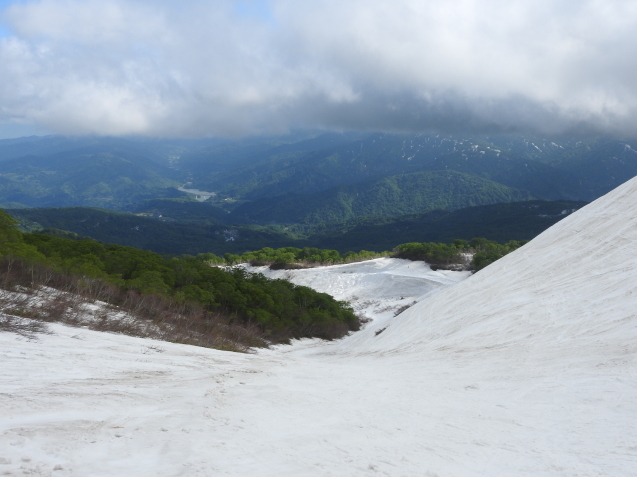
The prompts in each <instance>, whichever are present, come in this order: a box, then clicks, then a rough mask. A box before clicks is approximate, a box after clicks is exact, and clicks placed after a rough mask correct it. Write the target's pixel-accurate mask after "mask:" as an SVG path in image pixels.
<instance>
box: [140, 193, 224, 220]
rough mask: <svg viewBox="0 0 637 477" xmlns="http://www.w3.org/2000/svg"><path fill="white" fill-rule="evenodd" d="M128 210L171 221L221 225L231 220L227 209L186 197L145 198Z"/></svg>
mask: <svg viewBox="0 0 637 477" xmlns="http://www.w3.org/2000/svg"><path fill="white" fill-rule="evenodd" d="M130 210H131V211H132V212H134V213H137V214H144V215H145V216H148V217H154V218H157V219H159V220H162V221H164V222H171V223H182V224H191V225H221V224H227V223H230V222H231V221H232V220H231V217H230V214H229V213H228V211H226V210H223V209H221V208H219V207H215V206H213V205H211V204H209V203H202V202H197V201H196V200H193V199H189V198H187V197H179V198H175V199H153V200H146V201H143V202H140V203H138V204H135V205H133V206H131V207H130Z"/></svg>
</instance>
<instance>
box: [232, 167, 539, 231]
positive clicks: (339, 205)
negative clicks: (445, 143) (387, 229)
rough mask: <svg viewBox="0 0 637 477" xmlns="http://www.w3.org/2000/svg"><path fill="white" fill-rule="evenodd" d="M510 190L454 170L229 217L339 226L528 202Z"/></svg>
mask: <svg viewBox="0 0 637 477" xmlns="http://www.w3.org/2000/svg"><path fill="white" fill-rule="evenodd" d="M531 198H532V197H531V196H530V194H529V193H528V192H524V191H519V190H515V189H512V188H509V187H506V186H503V185H501V184H498V183H496V182H493V181H489V180H486V179H481V178H479V177H477V176H472V175H469V174H462V173H459V172H454V171H446V172H443V171H437V172H415V173H411V174H400V175H396V176H390V177H386V178H383V179H381V180H378V181H374V182H365V183H359V184H352V185H340V186H336V187H333V188H330V189H327V190H325V191H322V192H317V193H313V194H306V195H299V194H289V195H285V196H279V197H273V198H265V199H261V200H256V201H253V202H248V203H246V204H243V205H242V206H240V207H238V208H237V209H235V211H234V213H233V215H234V216H235V217H237V218H240V219H248V220H253V221H256V222H278V223H288V224H289V223H304V224H318V223H322V222H343V221H346V220H350V219H353V218H355V217H360V216H396V215H404V214H409V213H416V212H424V211H428V210H434V209H449V210H453V209H459V208H462V207H469V206H472V205H483V204H493V203H498V202H514V201H520V200H529V199H531Z"/></svg>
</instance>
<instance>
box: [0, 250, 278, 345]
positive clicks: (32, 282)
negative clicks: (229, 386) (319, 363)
mask: <svg viewBox="0 0 637 477" xmlns="http://www.w3.org/2000/svg"><path fill="white" fill-rule="evenodd" d="M0 312H1V313H3V314H4V315H0V316H5V317H6V318H5V319H4V321H3V322H2V323H3V324H2V326H0V331H12V332H16V333H19V334H22V335H24V336H27V335H28V336H33V335H34V334H35V333H37V332H42V330H45V329H46V326H45V325H44V324H43V322H58V323H64V324H67V325H70V326H78V327H86V328H88V329H91V330H96V331H109V332H114V333H122V334H126V335H130V336H138V337H143V338H153V339H158V340H163V341H170V342H174V343H184V344H190V345H196V346H203V347H207V348H216V349H222V350H228V351H241V352H248V351H249V350H250V348H252V347H263V346H267V345H268V343H267V342H266V340H265V339H263V338H262V336H261V331H260V330H259V329H258V327H256V326H252V327H250V326H241V325H238V324H231V323H228V322H227V320H225V319H224V318H223V317H222V316H221V315H219V314H216V313H210V312H208V311H206V310H205V309H204V308H203V307H202V306H200V305H198V304H194V303H177V302H175V301H174V300H171V299H169V298H166V297H162V296H159V295H148V294H140V293H138V292H135V291H132V290H122V289H120V288H119V287H117V286H115V285H112V284H110V283H108V282H105V281H104V280H100V279H91V278H86V277H80V276H72V275H68V274H63V273H59V272H56V271H55V270H51V269H48V268H44V267H42V266H39V265H30V264H26V263H24V262H22V261H21V260H17V259H13V258H10V257H4V258H3V259H2V260H0ZM21 320H22V321H21ZM34 320H35V321H34ZM29 330H31V331H29ZM38 330H39V331H38Z"/></svg>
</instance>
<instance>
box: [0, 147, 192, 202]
mask: <svg viewBox="0 0 637 477" xmlns="http://www.w3.org/2000/svg"><path fill="white" fill-rule="evenodd" d="M171 174H172V173H171V172H170V170H169V169H168V168H167V167H165V166H162V165H160V164H158V163H156V162H153V161H152V160H150V159H148V158H147V157H146V156H137V155H135V154H132V153H115V152H103V153H86V152H84V151H82V150H76V151H74V152H73V153H59V154H55V155H52V156H45V157H41V156H26V157H21V158H19V159H10V160H6V161H2V162H0V201H2V202H15V203H19V204H24V205H26V206H30V207H51V206H72V205H85V206H99V207H108V208H110V209H121V208H122V207H125V206H127V205H130V204H133V203H137V202H139V201H141V200H145V199H150V198H156V197H171V196H173V197H174V196H182V195H184V194H183V193H181V192H179V191H177V190H176V189H175V187H177V186H179V181H177V180H174V179H170V178H169V177H170V176H171Z"/></svg>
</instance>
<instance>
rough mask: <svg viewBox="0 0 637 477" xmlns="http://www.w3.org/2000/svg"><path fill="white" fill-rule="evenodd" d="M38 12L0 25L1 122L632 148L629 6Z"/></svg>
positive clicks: (95, 7)
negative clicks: (557, 141) (496, 135)
mask: <svg viewBox="0 0 637 477" xmlns="http://www.w3.org/2000/svg"><path fill="white" fill-rule="evenodd" d="M246 3H249V2H241V9H240V10H239V9H237V4H236V3H235V2H233V1H231V0H216V1H203V0H201V1H198V0H188V1H182V2H179V4H176V3H175V2H169V1H167V0H155V1H153V2H150V1H124V0H112V1H108V0H41V1H37V2H32V3H27V4H18V5H14V6H13V7H10V8H9V9H7V10H6V12H5V15H4V18H5V21H6V22H8V23H9V24H10V25H11V29H12V31H14V32H15V35H14V36H12V37H5V38H2V39H0V121H23V122H25V121H26V122H29V121H31V122H33V123H34V124H36V125H38V126H40V127H45V128H47V129H49V130H52V131H55V132H62V133H76V134H81V133H101V134H127V133H136V134H150V135H236V134H254V133H259V132H278V131H283V130H285V128H287V127H299V126H306V127H314V126H323V127H328V128H367V129H384V130H423V129H427V128H439V129H442V130H474V131H488V130H510V131H533V132H538V131H539V132H543V133H551V132H555V133H560V132H564V131H578V130H579V131H581V130H587V131H588V130H592V131H599V132H617V133H619V134H635V133H637V121H636V119H637V83H635V81H634V78H635V77H636V76H635V74H636V73H637V62H636V61H635V60H634V58H637V28H636V27H637V2H633V1H622V0H606V1H597V0H590V1H587V0H583V1H580V2H572V1H570V0H569V1H565V0H533V1H521V2H510V1H508V2H506V1H503V0H446V1H441V0H436V1H433V0H393V1H391V2H390V1H387V0H383V1H380V0H376V1H375V0H339V1H336V0H315V1H314V2H299V1H298V0H271V1H270V2H268V3H269V6H270V9H271V11H270V12H267V11H265V13H264V8H263V5H264V2H263V1H261V2H258V3H259V6H258V7H259V8H258V9H255V11H256V12H257V13H256V14H255V15H246V14H245V8H246Z"/></svg>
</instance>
